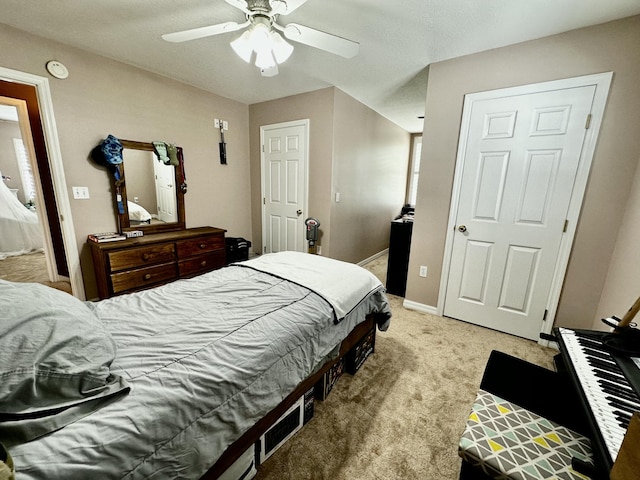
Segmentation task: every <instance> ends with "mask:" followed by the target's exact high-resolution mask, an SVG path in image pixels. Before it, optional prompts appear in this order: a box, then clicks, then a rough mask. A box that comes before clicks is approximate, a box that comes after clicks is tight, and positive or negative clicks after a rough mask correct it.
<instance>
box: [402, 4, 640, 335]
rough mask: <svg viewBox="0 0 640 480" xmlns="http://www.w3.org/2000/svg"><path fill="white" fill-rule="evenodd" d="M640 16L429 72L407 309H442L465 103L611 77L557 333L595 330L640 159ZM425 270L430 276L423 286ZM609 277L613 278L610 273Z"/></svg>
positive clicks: (466, 59) (462, 60) (446, 64)
mask: <svg viewBox="0 0 640 480" xmlns="http://www.w3.org/2000/svg"><path fill="white" fill-rule="evenodd" d="M638 52H640V16H636V17H631V18H628V19H624V20H620V21H616V22H611V23H607V24H603V25H598V26H595V27H590V28H584V29H580V30H575V31H572V32H568V33H565V34H561V35H556V36H552V37H547V38H543V39H540V40H534V41H530V42H525V43H521V44H518V45H513V46H510V47H505V48H500V49H496V50H491V51H487V52H483V53H479V54H475V55H469V56H466V57H461V58H457V59H453V60H450V61H445V62H440V63H436V64H433V65H431V66H430V69H429V81H428V87H427V95H426V110H425V111H426V116H425V126H424V144H423V150H422V162H421V172H420V182H419V187H418V188H419V190H418V201H417V205H416V221H415V224H414V230H413V242H412V247H411V260H410V265H409V277H408V285H407V299H409V300H411V301H414V302H417V303H420V304H423V305H426V306H436V303H437V299H438V291H439V283H440V276H441V273H442V271H441V270H442V261H443V252H444V242H445V234H446V226H447V220H448V215H449V208H450V198H451V189H452V183H453V173H454V167H455V160H456V149H457V142H458V132H459V129H460V118H461V114H462V105H463V97H464V95H465V94H466V93H472V92H479V91H486V90H493V89H499V88H504V87H510V86H515V85H523V84H529V83H536V82H543V81H548V80H555V79H560V78H567V77H573V76H580V75H587V74H592V73H599V72H606V71H613V72H614V78H613V83H612V86H611V91H610V95H609V100H608V104H607V109H606V112H605V117H604V119H603V124H602V129H601V131H600V138H599V141H598V146H597V149H596V153H595V157H594V161H593V165H592V169H591V174H590V178H589V183H588V186H587V192H586V196H585V200H584V204H583V208H582V213H581V218H580V222H579V225H578V228H577V232H576V238H575V243H574V247H573V250H572V254H571V258H570V263H569V267H568V271H567V274H566V279H565V284H564V288H563V292H562V296H561V299H560V304H559V307H558V313H557V317H556V324H558V325H563V326H569V327H584V328H590V327H591V325H592V323H593V318H594V316H595V315H596V308H597V305H598V302H599V299H600V295H601V292H602V289H603V286H604V282H605V279H606V277H607V273H608V272H609V263H610V261H611V255H612V252H613V249H614V244H615V238H616V235H617V232H618V230H619V228H620V225H621V222H622V218H623V215H624V212H625V208H626V206H627V201H628V198H629V193H630V191H631V184H632V180H633V174H634V172H635V170H636V165H637V164H638V158H639V157H640V135H638V132H639V131H640V108H638V105H640V88H639V87H638V85H640V83H639V82H640V55H639V54H638ZM419 265H427V266H428V267H429V276H428V277H427V278H421V277H419V276H418V268H419ZM609 275H611V272H609Z"/></svg>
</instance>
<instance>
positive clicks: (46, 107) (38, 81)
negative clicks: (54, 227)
mask: <svg viewBox="0 0 640 480" xmlns="http://www.w3.org/2000/svg"><path fill="white" fill-rule="evenodd" d="M0 78H2V79H3V80H8V81H12V82H17V83H22V84H25V85H31V86H33V87H35V89H36V93H37V96H38V107H39V109H40V116H41V119H42V129H43V131H44V137H45V145H46V148H47V154H48V160H49V167H50V169H51V177H52V178H51V180H52V183H53V193H54V196H55V199H56V203H57V207H58V214H59V218H58V221H59V222H60V228H61V230H62V241H63V245H64V251H65V255H66V257H67V265H68V267H69V282H70V283H71V289H72V292H73V295H74V296H76V297H78V298H80V299H81V300H84V299H85V292H84V283H83V281H82V271H81V269H80V255H79V252H78V245H77V242H76V234H75V229H74V227H73V217H72V215H71V205H70V203H69V195H68V193H67V182H66V180H65V175H64V166H63V163H62V152H61V150H60V142H59V140H58V128H57V125H56V120H55V116H54V114H53V100H52V97H51V89H50V88H49V80H48V79H47V78H45V77H41V76H38V75H33V74H30V73H26V72H20V71H18V70H12V69H9V68H5V67H0ZM47 228H48V226H47ZM44 238H45V242H47V248H48V249H49V250H48V251H50V252H53V244H52V243H51V237H50V235H47V234H45V235H44ZM50 257H52V256H51V255H50V256H49V257H48V258H47V261H48V262H53V259H52V258H50ZM48 268H49V270H50V271H54V272H55V273H56V275H55V277H57V278H54V279H53V280H54V281H55V280H59V279H61V278H60V277H59V276H58V274H57V270H56V269H55V268H54V267H53V266H49V267H48Z"/></svg>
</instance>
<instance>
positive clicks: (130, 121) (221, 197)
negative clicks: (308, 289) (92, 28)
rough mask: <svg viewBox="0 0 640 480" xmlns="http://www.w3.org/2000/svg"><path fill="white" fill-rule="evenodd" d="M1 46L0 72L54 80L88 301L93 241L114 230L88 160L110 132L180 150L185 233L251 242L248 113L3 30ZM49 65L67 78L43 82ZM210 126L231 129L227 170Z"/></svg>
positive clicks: (108, 198)
mask: <svg viewBox="0 0 640 480" xmlns="http://www.w3.org/2000/svg"><path fill="white" fill-rule="evenodd" d="M0 45H2V46H3V47H2V49H0V66H3V67H6V68H10V69H14V70H19V71H23V72H27V73H30V74H34V75H40V76H43V77H48V78H49V85H50V88H51V93H52V97H53V107H54V112H55V119H56V122H57V128H58V133H59V140H60V147H61V150H62V157H63V163H64V172H65V176H66V182H67V190H68V192H69V198H70V202H71V210H72V215H73V221H74V227H75V230H76V237H77V243H78V250H79V251H80V252H81V264H82V271H83V276H84V279H85V289H86V294H87V298H93V297H95V295H96V290H95V279H94V277H93V266H92V263H91V258H90V254H89V252H88V251H87V249H86V248H85V245H84V244H85V241H86V237H87V234H89V233H92V232H96V231H108V230H115V229H116V221H115V214H114V210H113V202H112V191H111V184H110V178H109V176H108V175H107V173H106V172H105V170H104V169H103V168H100V167H98V166H96V165H94V164H93V163H92V162H91V161H90V160H89V159H88V155H89V152H90V151H91V149H92V148H93V147H94V146H95V145H96V144H97V143H98V142H99V141H100V140H101V139H103V138H105V137H106V136H107V135H108V134H110V133H111V134H113V135H115V136H116V137H119V138H123V139H127V140H138V141H144V142H150V141H154V140H161V141H166V142H171V143H175V144H177V145H179V146H181V147H183V149H184V156H185V169H186V175H187V184H188V187H189V189H188V193H187V195H186V197H185V207H186V221H187V226H188V227H196V226H202V225H212V226H216V227H221V228H225V229H227V230H228V235H230V236H242V237H246V238H250V237H251V217H250V214H249V212H250V209H251V204H250V189H251V184H250V181H249V175H250V170H249V138H248V129H249V108H248V106H247V105H244V104H241V103H238V102H235V101H232V100H229V99H226V98H223V97H220V96H217V95H214V94H211V93H208V92H205V91H202V90H199V89H197V88H193V87H190V86H187V85H184V84H181V83H178V82H175V81H172V80H169V79H167V78H164V77H161V76H158V75H155V74H153V73H149V72H146V71H143V70H140V69H137V68H134V67H131V66H128V65H124V64H122V63H118V62H115V61H112V60H109V59H107V58H104V57H100V56H97V55H92V54H90V53H87V52H84V51H81V50H78V49H74V48H70V47H67V46H64V45H62V44H59V43H55V42H51V41H48V40H44V39H41V38H39V37H36V36H32V35H29V34H25V33H23V32H20V31H18V30H15V29H12V28H10V27H6V26H1V25H0ZM52 59H56V60H58V61H60V62H62V63H64V64H65V65H66V66H67V68H68V69H69V72H70V74H69V78H68V79H66V80H57V79H55V78H52V77H50V76H48V75H47V72H46V70H45V64H46V63H47V61H49V60H52ZM214 118H222V119H224V120H226V121H228V122H229V131H228V132H225V140H226V141H227V152H228V165H226V166H223V165H220V161H219V157H218V141H219V132H218V131H217V130H216V129H215V128H214V127H213V119H214ZM71 186H87V187H89V194H90V197H91V198H90V199H89V200H73V198H72V195H71Z"/></svg>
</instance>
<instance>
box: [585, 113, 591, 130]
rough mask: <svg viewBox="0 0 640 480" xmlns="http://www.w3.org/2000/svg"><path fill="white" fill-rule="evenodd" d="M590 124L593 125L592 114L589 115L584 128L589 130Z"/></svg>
mask: <svg viewBox="0 0 640 480" xmlns="http://www.w3.org/2000/svg"><path fill="white" fill-rule="evenodd" d="M589 125H591V114H589V115H587V123H585V125H584V129H585V130H589Z"/></svg>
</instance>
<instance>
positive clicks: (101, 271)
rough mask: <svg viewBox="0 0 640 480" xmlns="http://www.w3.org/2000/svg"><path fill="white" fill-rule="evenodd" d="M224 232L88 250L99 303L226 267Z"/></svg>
mask: <svg viewBox="0 0 640 480" xmlns="http://www.w3.org/2000/svg"><path fill="white" fill-rule="evenodd" d="M225 231H226V230H223V229H221V228H214V227H199V228H188V229H186V230H180V231H176V232H167V233H153V234H148V235H144V236H143V237H137V238H130V239H128V240H122V241H119V242H105V243H96V242H92V241H87V243H88V244H89V246H90V247H91V255H92V256H93V265H94V269H95V273H96V282H97V285H98V295H99V297H100V298H101V299H103V298H109V297H112V296H114V295H120V294H123V293H129V292H133V291H136V290H144V289H146V288H150V287H157V286H158V285H162V284H163V283H168V282H171V281H173V280H176V279H178V278H187V277H192V276H194V275H198V274H200V273H205V272H208V271H211V270H215V269H216V268H220V267H223V266H224V265H225V240H224V234H225Z"/></svg>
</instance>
